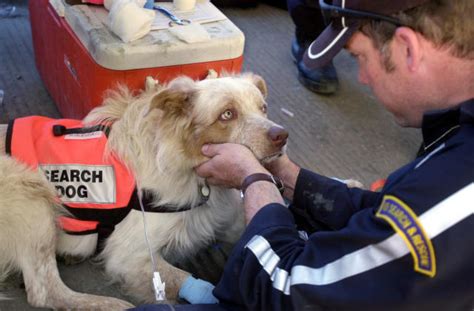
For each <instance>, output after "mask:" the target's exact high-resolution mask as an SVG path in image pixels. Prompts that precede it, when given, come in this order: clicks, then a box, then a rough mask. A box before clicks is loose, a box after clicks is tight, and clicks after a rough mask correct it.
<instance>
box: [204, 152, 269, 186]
mask: <svg viewBox="0 0 474 311" xmlns="http://www.w3.org/2000/svg"><path fill="white" fill-rule="evenodd" d="M202 153H203V155H205V156H207V157H209V158H210V159H209V160H208V161H206V162H204V163H203V164H201V165H199V166H198V167H196V173H197V174H198V175H199V176H201V177H204V178H206V180H207V181H208V182H209V183H210V184H212V185H220V186H224V187H227V188H236V189H240V186H241V185H242V182H243V180H244V179H245V177H247V176H248V175H250V174H253V173H267V174H268V171H267V170H266V169H265V168H264V167H263V166H262V165H261V164H260V162H259V161H258V160H257V159H256V158H255V156H254V154H253V153H252V151H250V149H248V148H247V147H245V146H243V145H238V144H229V143H227V144H214V145H204V146H203V148H202Z"/></svg>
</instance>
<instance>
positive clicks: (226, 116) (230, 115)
mask: <svg viewBox="0 0 474 311" xmlns="http://www.w3.org/2000/svg"><path fill="white" fill-rule="evenodd" d="M234 118H235V112H234V111H232V110H230V109H228V110H226V111H224V112H223V113H221V115H220V116H219V120H221V121H229V120H232V119H234Z"/></svg>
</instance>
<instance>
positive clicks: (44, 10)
mask: <svg viewBox="0 0 474 311" xmlns="http://www.w3.org/2000/svg"><path fill="white" fill-rule="evenodd" d="M208 5H212V4H211V3H208ZM216 10H217V9H216ZM29 11H30V19H31V29H32V34H33V45H34V52H35V60H36V66H37V67H38V71H39V73H40V76H41V78H42V79H43V82H44V84H45V86H46V88H47V90H48V91H49V93H50V95H51V97H52V98H53V100H54V101H55V103H56V105H57V107H58V109H59V111H60V112H61V114H62V116H63V117H65V118H75V119H78V118H83V117H84V116H85V115H86V114H87V113H88V112H89V111H90V110H91V109H92V108H94V107H96V106H98V105H100V104H101V102H102V99H103V96H104V91H105V90H107V89H110V88H114V87H116V85H117V84H118V83H121V84H126V85H128V86H129V87H130V88H131V89H134V90H138V89H142V88H143V87H144V85H145V79H146V77H147V76H152V77H153V78H155V79H157V80H159V81H160V82H167V81H169V80H171V79H172V78H174V77H176V76H178V75H187V76H190V77H191V78H193V79H203V78H204V77H205V76H206V75H207V72H208V70H209V69H214V70H215V71H217V72H221V71H226V72H240V70H241V67H242V62H243V50H244V41H245V40H244V35H243V33H242V32H241V31H240V30H239V29H238V28H237V27H236V26H235V25H234V24H233V23H232V22H231V21H230V20H228V19H221V20H218V21H214V22H208V23H203V24H202V26H203V27H204V28H205V29H206V31H207V32H208V33H209V34H210V40H207V41H205V42H198V43H186V42H183V41H181V40H180V39H179V38H177V37H175V36H174V35H173V34H172V33H171V32H170V31H169V30H168V29H160V30H153V31H151V32H150V33H149V34H147V35H146V36H145V37H143V38H141V39H139V40H136V41H133V42H130V43H124V42H123V41H121V40H120V38H119V37H117V36H116V35H115V34H113V33H112V32H111V31H110V30H109V29H108V27H107V26H106V18H107V14H108V13H107V11H106V10H105V9H104V8H103V7H101V6H92V5H68V4H66V3H64V2H63V0H55V1H53V0H31V1H29ZM157 14H159V13H157Z"/></svg>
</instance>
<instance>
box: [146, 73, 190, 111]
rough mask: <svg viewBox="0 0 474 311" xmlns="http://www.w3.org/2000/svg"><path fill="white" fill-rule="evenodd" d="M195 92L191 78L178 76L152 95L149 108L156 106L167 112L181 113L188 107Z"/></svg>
mask: <svg viewBox="0 0 474 311" xmlns="http://www.w3.org/2000/svg"><path fill="white" fill-rule="evenodd" d="M195 93H196V85H195V82H194V81H193V80H192V79H191V78H188V77H178V78H176V79H174V80H173V81H171V82H170V83H169V84H168V85H167V86H166V87H165V88H164V89H163V90H162V91H161V92H159V93H158V94H156V95H155V96H154V97H153V99H152V100H151V105H150V109H155V108H156V109H160V110H163V111H164V112H165V113H167V114H171V115H176V116H179V115H182V114H184V113H186V111H187V110H188V109H189V106H190V104H191V100H192V97H193V96H194V94H195Z"/></svg>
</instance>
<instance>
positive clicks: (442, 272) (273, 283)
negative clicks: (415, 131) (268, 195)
mask: <svg viewBox="0 0 474 311" xmlns="http://www.w3.org/2000/svg"><path fill="white" fill-rule="evenodd" d="M422 131H423V138H424V146H425V151H424V153H423V154H422V155H421V156H419V157H418V158H417V159H416V160H414V161H413V162H412V163H409V164H408V165H406V166H404V167H402V168H400V169H399V170H397V171H395V172H394V173H393V174H391V175H390V176H389V177H388V179H387V182H386V184H385V186H384V188H383V189H382V191H381V192H371V191H366V190H362V189H358V188H348V187H347V186H346V185H345V184H343V183H341V182H338V181H335V180H333V179H329V178H326V177H323V176H320V175H318V174H315V173H312V172H309V171H307V170H302V171H301V173H300V175H299V176H298V180H297V184H296V187H295V194H294V202H293V205H292V206H291V207H290V209H288V208H287V207H285V206H283V205H279V204H269V205H267V206H265V207H264V208H263V209H261V210H260V211H259V212H258V213H257V214H256V215H255V217H254V218H253V219H252V221H251V222H250V224H249V226H248V227H247V229H246V231H245V233H244V235H243V237H242V238H241V240H240V241H239V243H238V244H237V245H236V247H235V248H234V250H233V252H232V254H231V256H230V258H229V260H228V262H227V264H226V267H225V271H224V274H223V277H222V278H221V281H220V282H219V283H218V285H217V286H216V288H215V290H214V294H215V296H216V297H217V298H218V299H219V300H220V304H219V305H218V306H217V305H216V306H213V307H212V309H209V310H213V309H214V308H215V310H217V309H220V308H222V309H235V310H239V309H244V310H417V311H420V310H430V311H432V310H474V217H473V212H474V100H470V101H467V102H464V103H462V104H461V105H460V106H459V107H458V108H457V109H453V110H445V111H437V112H434V113H430V114H427V115H425V116H424V119H423V125H422ZM302 229H304V231H302ZM193 307H194V308H195V309H193V310H198V309H199V310H206V306H202V308H199V307H198V306H193Z"/></svg>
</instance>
